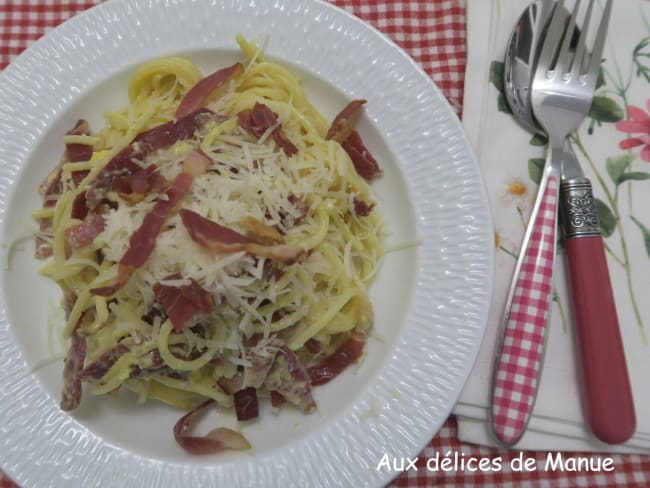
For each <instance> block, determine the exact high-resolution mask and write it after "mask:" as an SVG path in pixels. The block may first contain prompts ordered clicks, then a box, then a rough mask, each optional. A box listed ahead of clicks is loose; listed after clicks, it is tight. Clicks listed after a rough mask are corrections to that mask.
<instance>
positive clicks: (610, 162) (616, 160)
mask: <svg viewBox="0 0 650 488" xmlns="http://www.w3.org/2000/svg"><path fill="white" fill-rule="evenodd" d="M634 159H636V157H635V156H634V154H632V153H626V154H622V155H620V156H616V157H613V158H607V160H606V162H605V169H606V170H607V173H608V174H609V177H610V178H611V179H612V181H613V182H614V183H616V184H617V185H618V184H620V183H621V178H622V177H623V174H624V173H625V170H627V168H629V167H630V164H632V161H634Z"/></svg>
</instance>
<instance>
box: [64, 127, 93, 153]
mask: <svg viewBox="0 0 650 488" xmlns="http://www.w3.org/2000/svg"><path fill="white" fill-rule="evenodd" d="M66 135H68V136H87V135H90V127H89V126H88V122H86V121H85V120H83V119H80V120H79V121H77V123H76V124H75V126H74V127H73V128H72V129H71V130H69V131H68V132H66ZM92 156H93V147H92V146H89V145H87V144H66V145H65V158H66V159H67V160H68V161H70V162H71V163H78V162H80V161H88V160H90V158H91V157H92Z"/></svg>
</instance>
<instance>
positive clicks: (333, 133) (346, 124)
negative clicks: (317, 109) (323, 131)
mask: <svg viewBox="0 0 650 488" xmlns="http://www.w3.org/2000/svg"><path fill="white" fill-rule="evenodd" d="M366 103H367V101H366V100H352V101H351V102H350V103H348V104H347V105H346V106H345V107H344V108H343V110H341V111H340V112H339V113H338V115H337V116H336V117H334V120H333V121H332V125H331V126H330V128H329V130H328V131H327V135H326V136H325V139H332V140H333V141H336V142H343V141H345V140H346V139H347V138H348V137H349V136H350V134H351V133H352V131H353V130H354V127H353V126H352V123H351V122H350V117H352V116H353V115H354V114H355V113H356V112H357V110H359V109H360V108H361V107H363V106H364V105H365V104H366Z"/></svg>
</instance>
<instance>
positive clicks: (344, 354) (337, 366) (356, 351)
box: [307, 334, 366, 386]
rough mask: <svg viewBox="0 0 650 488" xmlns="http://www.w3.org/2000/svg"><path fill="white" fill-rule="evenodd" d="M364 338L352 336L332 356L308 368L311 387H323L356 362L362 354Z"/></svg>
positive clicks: (356, 335)
mask: <svg viewBox="0 0 650 488" xmlns="http://www.w3.org/2000/svg"><path fill="white" fill-rule="evenodd" d="M365 344H366V338H365V337H364V336H362V335H360V334H352V335H351V336H350V338H349V339H348V340H347V341H345V342H344V343H343V344H341V345H340V346H339V347H338V349H337V350H336V351H334V352H333V353H332V355H330V356H328V357H327V358H325V359H324V360H323V361H322V362H321V363H320V364H317V365H316V366H312V367H310V368H309V369H308V370H307V372H308V373H309V377H310V379H311V384H312V385H313V386H317V385H324V384H325V383H328V382H329V381H331V380H333V379H334V378H336V377H337V376H338V375H339V374H341V372H342V371H343V370H344V369H345V368H347V367H348V366H349V365H350V364H352V363H353V362H354V361H356V360H357V359H358V358H359V357H360V356H361V354H362V353H363V347H364V345H365Z"/></svg>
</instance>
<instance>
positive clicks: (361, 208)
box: [353, 198, 375, 217]
mask: <svg viewBox="0 0 650 488" xmlns="http://www.w3.org/2000/svg"><path fill="white" fill-rule="evenodd" d="M353 203H354V214H355V215H356V216H357V217H367V216H368V215H370V212H372V209H373V208H375V204H374V203H367V202H364V201H363V200H358V199H357V198H355V199H354V201H353Z"/></svg>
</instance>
